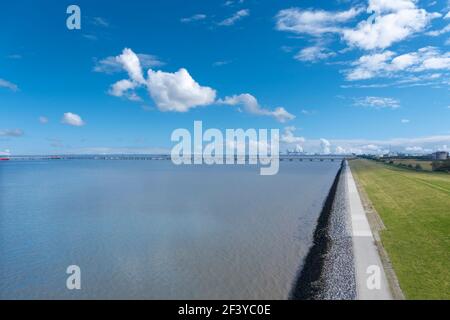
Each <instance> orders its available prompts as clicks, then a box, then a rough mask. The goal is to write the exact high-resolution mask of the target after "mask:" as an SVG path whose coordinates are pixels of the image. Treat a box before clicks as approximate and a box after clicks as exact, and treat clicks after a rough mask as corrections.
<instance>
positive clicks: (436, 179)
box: [350, 159, 450, 299]
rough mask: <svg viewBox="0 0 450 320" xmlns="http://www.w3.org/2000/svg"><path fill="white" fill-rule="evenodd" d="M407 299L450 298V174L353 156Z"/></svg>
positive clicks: (356, 170) (358, 177)
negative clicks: (375, 211) (400, 166)
mask: <svg viewBox="0 0 450 320" xmlns="http://www.w3.org/2000/svg"><path fill="white" fill-rule="evenodd" d="M350 166H351V168H352V172H353V173H354V175H355V177H356V178H357V179H358V181H359V182H360V184H361V185H362V186H363V187H364V189H365V191H366V192H367V195H368V196H369V198H370V200H371V202H372V204H373V206H374V207H375V209H376V210H377V212H378V213H379V215H380V216H381V218H382V220H383V222H384V224H385V226H386V230H384V231H382V232H381V240H382V243H383V246H384V248H385V249H386V251H387V252H388V254H389V257H390V259H391V261H392V264H393V267H394V270H395V273H396V274H397V277H398V279H399V282H400V287H401V288H402V290H403V293H404V294H405V296H406V298H407V299H450V174H446V173H429V172H415V171H412V170H407V169H401V168H396V167H393V166H389V165H385V164H381V163H376V162H374V161H370V160H362V159H358V160H352V161H350Z"/></svg>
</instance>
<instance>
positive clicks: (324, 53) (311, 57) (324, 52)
mask: <svg viewBox="0 0 450 320" xmlns="http://www.w3.org/2000/svg"><path fill="white" fill-rule="evenodd" d="M335 55H336V53H334V52H332V51H330V50H328V49H327V48H324V47H321V46H311V47H307V48H304V49H302V50H300V51H299V52H298V53H297V54H296V55H295V56H294V58H295V59H297V60H300V61H309V62H317V61H319V60H325V59H328V58H330V57H333V56H335Z"/></svg>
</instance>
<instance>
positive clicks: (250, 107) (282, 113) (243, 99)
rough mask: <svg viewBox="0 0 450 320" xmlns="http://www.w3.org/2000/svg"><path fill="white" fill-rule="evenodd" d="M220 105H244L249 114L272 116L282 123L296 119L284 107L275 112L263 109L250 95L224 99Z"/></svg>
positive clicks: (276, 109) (244, 94)
mask: <svg viewBox="0 0 450 320" xmlns="http://www.w3.org/2000/svg"><path fill="white" fill-rule="evenodd" d="M218 103H221V104H227V105H232V106H234V105H242V106H243V107H244V110H245V111H246V112H248V113H251V114H255V115H262V116H271V117H273V118H275V119H276V120H277V121H278V122H281V123H283V122H286V121H289V120H292V119H294V118H295V116H294V115H292V114H290V113H289V112H287V111H286V109H284V108H283V107H278V108H275V110H273V111H271V110H268V109H264V108H262V107H261V106H260V105H259V103H258V100H256V98H255V97H254V96H252V95H251V94H249V93H243V94H239V95H234V96H229V97H225V98H224V99H221V100H219V101H218Z"/></svg>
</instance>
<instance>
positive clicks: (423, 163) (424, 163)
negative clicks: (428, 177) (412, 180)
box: [394, 159, 433, 171]
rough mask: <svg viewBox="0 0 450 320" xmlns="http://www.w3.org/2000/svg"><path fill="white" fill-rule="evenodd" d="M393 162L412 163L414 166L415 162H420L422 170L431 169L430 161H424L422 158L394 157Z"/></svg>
mask: <svg viewBox="0 0 450 320" xmlns="http://www.w3.org/2000/svg"><path fill="white" fill-rule="evenodd" d="M394 163H395V164H397V163H403V164H406V165H409V164H412V165H413V166H415V165H416V164H420V165H421V166H422V169H423V170H426V171H431V170H432V169H433V167H432V163H433V162H432V161H424V160H412V159H395V160H394Z"/></svg>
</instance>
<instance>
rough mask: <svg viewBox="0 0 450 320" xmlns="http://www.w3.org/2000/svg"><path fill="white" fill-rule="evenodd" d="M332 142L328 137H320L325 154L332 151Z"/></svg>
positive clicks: (321, 147)
mask: <svg viewBox="0 0 450 320" xmlns="http://www.w3.org/2000/svg"><path fill="white" fill-rule="evenodd" d="M330 147H331V143H330V141H328V140H327V139H323V138H322V139H320V149H321V153H323V154H329V153H331V148H330Z"/></svg>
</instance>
